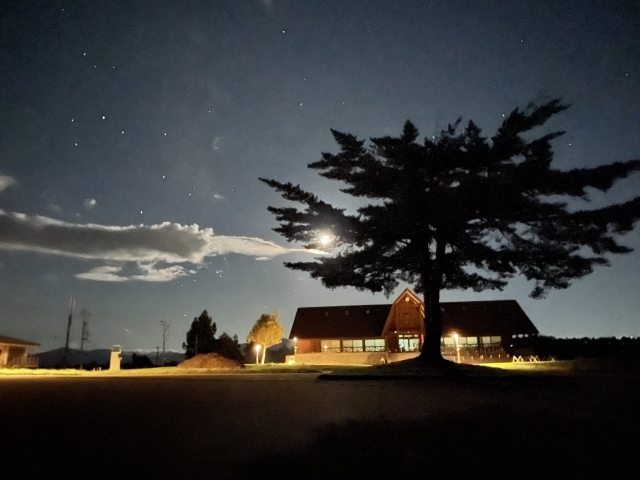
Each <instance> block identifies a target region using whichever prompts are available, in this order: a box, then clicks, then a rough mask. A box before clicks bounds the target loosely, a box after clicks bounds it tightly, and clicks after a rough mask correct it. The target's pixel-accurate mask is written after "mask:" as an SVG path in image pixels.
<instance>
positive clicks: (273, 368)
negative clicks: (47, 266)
mask: <svg viewBox="0 0 640 480" xmlns="http://www.w3.org/2000/svg"><path fill="white" fill-rule="evenodd" d="M368 368H370V367H369V366H367V365H285V364H282V363H272V364H266V365H255V364H250V365H246V366H245V368H243V369H226V368H213V369H208V368H189V369H185V368H178V367H157V368H136V369H126V370H120V371H119V372H111V371H109V370H100V371H89V370H75V369H70V368H69V369H46V368H36V369H32V368H4V369H0V378H2V377H3V376H4V377H7V378H8V377H13V376H34V377H35V376H52V377H55V376H76V377H104V376H119V377H138V376H145V377H146V376H164V375H228V374H232V375H244V374H272V373H278V374H282V373H317V374H321V373H330V372H341V371H347V370H348V371H363V370H366V369H368Z"/></svg>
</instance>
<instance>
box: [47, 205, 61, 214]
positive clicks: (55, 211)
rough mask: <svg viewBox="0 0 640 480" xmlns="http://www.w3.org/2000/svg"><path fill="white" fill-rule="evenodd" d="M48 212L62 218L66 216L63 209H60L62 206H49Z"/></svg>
mask: <svg viewBox="0 0 640 480" xmlns="http://www.w3.org/2000/svg"><path fill="white" fill-rule="evenodd" d="M47 210H49V211H50V212H51V213H53V214H55V215H58V216H60V217H61V216H63V215H64V212H63V211H62V208H60V205H56V204H55V203H50V204H48V205H47Z"/></svg>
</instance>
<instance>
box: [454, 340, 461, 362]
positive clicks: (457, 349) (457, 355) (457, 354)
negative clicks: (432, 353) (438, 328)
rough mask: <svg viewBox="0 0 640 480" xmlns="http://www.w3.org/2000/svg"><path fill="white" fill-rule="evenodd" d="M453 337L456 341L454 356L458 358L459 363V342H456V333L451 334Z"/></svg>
mask: <svg viewBox="0 0 640 480" xmlns="http://www.w3.org/2000/svg"><path fill="white" fill-rule="evenodd" d="M453 339H454V340H455V342H456V357H457V359H458V363H460V344H459V343H458V334H457V333H454V334H453Z"/></svg>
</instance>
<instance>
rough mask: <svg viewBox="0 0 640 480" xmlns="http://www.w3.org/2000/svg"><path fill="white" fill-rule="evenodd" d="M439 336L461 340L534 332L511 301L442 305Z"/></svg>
mask: <svg viewBox="0 0 640 480" xmlns="http://www.w3.org/2000/svg"><path fill="white" fill-rule="evenodd" d="M441 307H442V333H443V334H444V335H447V334H448V333H450V332H451V333H453V332H455V333H457V334H458V335H460V336H462V337H468V336H482V335H501V336H511V335H518V334H527V335H534V334H537V333H538V329H537V328H536V327H535V325H534V324H533V323H532V322H531V319H530V318H529V317H528V316H527V314H526V313H524V310H522V308H521V307H520V305H519V304H518V302H516V301H515V300H487V301H483V302H448V303H442V304H441Z"/></svg>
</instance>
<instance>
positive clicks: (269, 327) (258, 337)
mask: <svg viewBox="0 0 640 480" xmlns="http://www.w3.org/2000/svg"><path fill="white" fill-rule="evenodd" d="M279 320H280V312H278V311H277V310H276V311H275V312H273V313H263V314H262V315H260V318H259V319H258V320H257V321H256V323H255V325H254V326H253V328H252V329H251V331H250V332H249V335H247V342H255V343H259V344H260V345H262V361H261V363H262V364H263V365H264V357H265V355H266V350H267V348H268V347H270V346H271V345H276V344H278V343H280V341H281V340H282V337H283V336H284V330H283V329H282V325H280V323H279Z"/></svg>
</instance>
